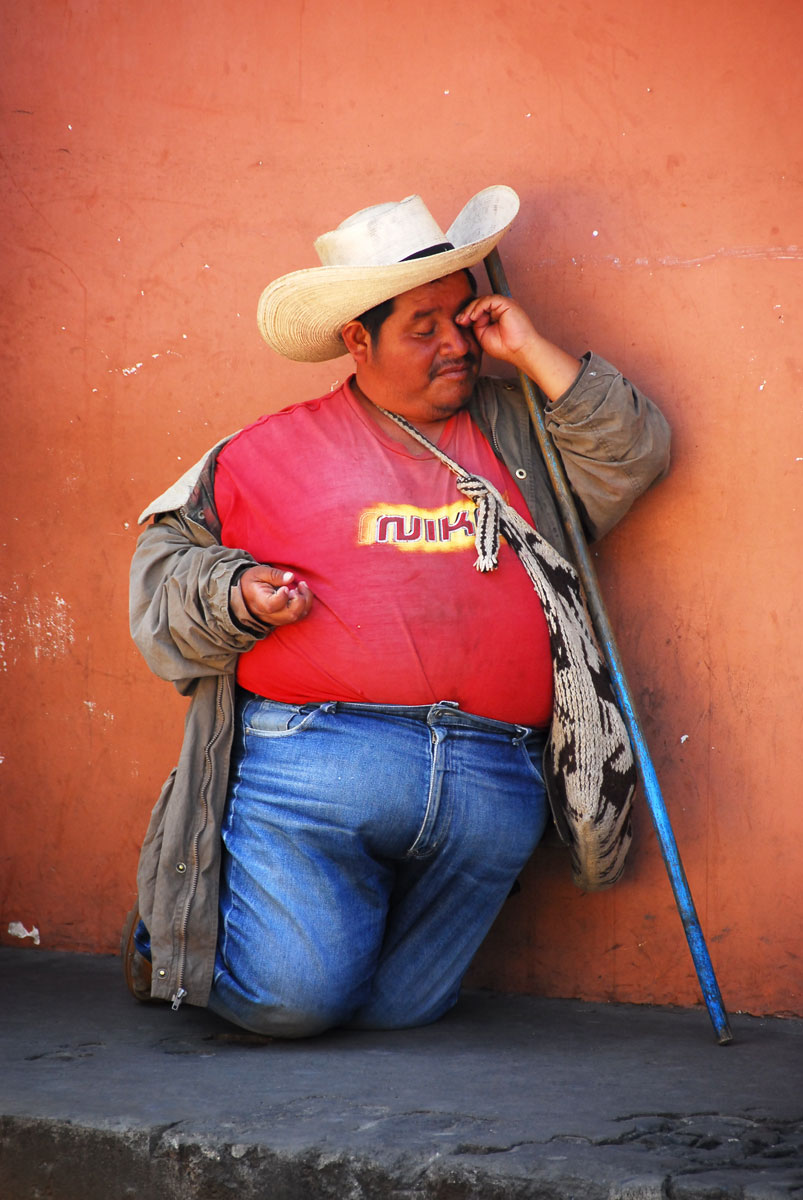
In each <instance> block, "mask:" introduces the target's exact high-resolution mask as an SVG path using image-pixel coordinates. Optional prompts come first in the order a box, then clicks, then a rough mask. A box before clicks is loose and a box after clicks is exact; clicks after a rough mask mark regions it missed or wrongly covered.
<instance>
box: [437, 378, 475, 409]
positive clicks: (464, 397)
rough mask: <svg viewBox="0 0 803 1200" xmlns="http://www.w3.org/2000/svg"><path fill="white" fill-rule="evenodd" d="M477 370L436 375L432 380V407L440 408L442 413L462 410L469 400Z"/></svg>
mask: <svg viewBox="0 0 803 1200" xmlns="http://www.w3.org/2000/svg"><path fill="white" fill-rule="evenodd" d="M477 374H478V372H477V370H476V368H471V369H469V370H466V371H446V372H443V373H442V374H439V375H436V376H435V378H434V379H433V380H432V387H431V396H432V401H433V405H434V406H435V407H438V408H442V409H443V410H444V412H445V413H446V412H457V411H458V410H459V409H461V408H464V407H465V406H466V404H468V402H469V400H470V399H471V393H472V392H473V391H474V385H475V383H476V382H477Z"/></svg>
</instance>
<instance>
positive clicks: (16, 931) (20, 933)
mask: <svg viewBox="0 0 803 1200" xmlns="http://www.w3.org/2000/svg"><path fill="white" fill-rule="evenodd" d="M8 932H9V934H10V935H11V937H15V938H33V944H34V946H38V945H39V941H40V938H39V930H38V929H37V928H36V926H35V925H34V926H32V928H31V929H26V928H25V926H24V925H23V923H22V921H9V923H8Z"/></svg>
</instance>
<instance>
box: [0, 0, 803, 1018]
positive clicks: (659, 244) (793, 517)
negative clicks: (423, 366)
mask: <svg viewBox="0 0 803 1200" xmlns="http://www.w3.org/2000/svg"><path fill="white" fill-rule="evenodd" d="M2 10H3V11H2V25H3V39H2V40H3V46H4V56H3V57H4V69H3V72H2V74H1V75H0V95H2V113H1V114H0V120H2V222H0V239H2V268H1V269H2V274H3V282H4V307H3V322H4V328H3V336H2V343H1V344H0V353H2V359H3V366H2V377H1V378H2V389H3V397H4V405H3V426H4V438H3V446H4V454H3V471H2V477H1V481H0V482H1V486H2V489H3V505H2V511H3V520H2V554H3V562H4V566H3V575H2V583H1V584H0V592H2V597H1V598H0V659H1V661H2V671H1V672H0V678H1V679H2V687H3V712H2V729H1V730H0V756H1V760H0V784H1V785H2V809H0V822H2V877H1V879H0V900H1V902H2V926H1V927H0V929H1V930H2V940H3V941H5V942H7V943H9V944H14V945H19V946H20V947H22V946H26V945H28V946H29V945H30V944H31V938H30V937H28V938H24V937H22V938H20V940H17V938H18V937H19V935H20V934H22V933H23V932H24V931H26V930H27V931H28V932H31V931H33V929H34V927H35V929H36V930H37V931H38V937H39V939H40V944H41V946H43V947H48V948H67V949H76V950H79V949H80V950H91V951H99V952H106V951H110V950H112V949H114V948H115V946H116V942H117V936H118V931H119V927H120V924H121V920H122V917H123V914H124V912H125V910H126V908H127V907H128V905H129V903H130V901H131V899H132V895H133V879H134V871H135V865H136V858H137V852H138V846H139V842H140V840H141V837H142V834H143V831H144V827H145V824H146V820H147V816H148V812H149V810H150V807H151V805H152V803H153V801H154V800H155V797H156V793H157V791H158V788H159V785H160V783H161V780H162V778H163V776H164V775H165V774H166V773H167V771H168V770H169V768H170V767H171V765H172V763H173V761H174V758H175V756H176V752H177V748H178V745H179V741H180V735H181V719H182V712H183V701H181V700H180V699H179V698H178V697H177V696H175V695H174V694H172V692H171V689H170V688H169V687H168V685H166V684H163V683H160V682H159V681H157V680H155V679H153V678H151V677H150V676H149V674H148V672H147V669H146V668H145V666H144V664H143V662H142V661H141V660H140V658H139V656H138V654H137V653H136V651H135V650H134V648H133V646H132V645H131V644H130V642H129V639H128V632H127V615H126V588H127V568H128V562H129V559H130V555H131V551H132V549H133V545H134V540H135V536H136V534H135V522H136V515H137V513H138V512H139V511H140V510H141V509H142V508H143V507H144V505H145V504H146V502H147V501H148V500H149V499H150V498H151V497H152V496H154V495H156V494H157V493H158V492H160V491H161V490H162V489H163V487H164V486H166V484H167V483H168V482H170V481H171V480H172V479H173V478H175V477H176V476H177V475H179V474H180V473H182V471H183V470H184V469H185V468H186V467H187V466H188V465H189V464H190V463H192V462H193V461H194V460H195V459H196V458H197V457H199V456H200V454H201V453H202V451H203V450H204V449H205V448H206V447H207V446H208V445H209V444H211V443H212V442H213V441H214V440H216V439H217V438H218V436H220V435H222V434H224V433H226V432H228V431H230V430H233V429H234V428H236V427H238V426H240V425H241V424H243V423H244V422H247V421H249V420H250V419H252V418H253V417H255V416H257V415H258V414H259V413H260V412H262V411H264V410H265V409H271V408H277V407H280V406H281V405H283V404H285V403H288V402H290V401H293V400H299V399H305V398H308V397H310V396H312V395H315V394H317V393H319V392H321V391H323V390H326V389H327V388H328V387H329V386H330V385H331V384H332V383H334V382H335V380H339V379H342V378H343V376H344V374H345V372H346V371H347V369H348V368H347V364H346V362H345V360H339V361H335V362H333V363H330V364H324V365H322V366H319V367H308V366H302V365H294V364H290V363H287V362H284V361H282V360H280V359H278V358H277V357H276V356H275V355H273V354H272V353H271V352H270V351H269V350H268V349H267V348H266V347H265V346H264V344H262V343H261V340H260V339H259V337H258V334H257V331H256V326H255V320H254V316H255V306H256V300H257V297H258V294H259V292H260V290H261V288H262V287H263V286H264V285H265V283H267V282H268V280H269V279H271V278H273V277H274V276H276V275H278V274H280V273H282V272H284V271H287V270H291V269H294V268H296V267H300V266H304V265H312V264H313V262H314V259H313V254H312V241H313V239H314V237H315V236H316V235H317V234H318V233H320V232H323V230H324V229H328V228H331V227H332V226H333V225H334V224H336V223H337V222H338V221H339V220H340V219H341V218H342V217H343V216H345V215H346V214H348V213H350V212H352V211H354V210H355V209H356V208H358V207H361V206H362V205H364V204H368V203H374V202H377V201H380V200H384V199H394V198H400V197H401V196H403V195H406V194H408V193H409V192H412V191H420V192H422V194H423V195H424V196H425V198H426V199H427V201H428V202H429V203H430V205H431V207H432V208H433V210H434V212H435V214H436V215H437V216H438V217H439V218H440V219H441V220H442V222H443V223H444V224H448V222H449V221H450V220H451V219H452V216H453V215H454V214H455V213H456V211H457V209H458V208H459V207H460V206H461V205H462V203H463V202H464V201H465V200H466V199H467V198H468V196H469V195H471V194H472V193H473V192H474V191H475V190H477V189H478V188H480V187H482V186H484V185H486V184H488V183H495V182H506V183H510V184H511V185H512V186H514V187H515V188H516V189H517V190H518V192H519V193H520V195H521V197H522V202H523V203H522V214H521V217H520V219H519V220H518V222H517V224H516V225H515V227H514V229H513V231H512V232H511V234H510V235H509V236H508V238H507V239H506V241H505V243H504V244H503V251H504V258H505V262H506V266H507V271H508V276H509V278H510V281H511V285H512V286H513V288H514V291H515V292H516V293H517V294H518V295H519V297H520V298H521V299H523V300H524V301H525V302H526V304H527V305H528V307H529V308H530V310H531V312H532V313H533V316H534V318H535V319H536V321H537V322H538V323H539V324H540V326H541V328H542V329H543V330H544V332H545V333H547V334H548V335H550V336H552V337H553V338H555V339H556V340H558V341H560V342H561V343H562V344H563V345H565V346H566V347H567V348H568V349H570V350H572V351H574V352H578V353H581V352H582V351H583V350H585V349H586V348H587V347H588V346H592V347H593V348H594V349H596V350H598V351H599V352H600V353H602V354H603V355H605V356H606V357H608V358H610V359H612V360H613V361H615V362H616V363H617V364H619V365H620V366H621V367H622V369H623V370H624V371H625V372H626V373H627V374H629V375H630V376H631V377H632V378H633V379H635V380H636V381H637V382H638V383H639V384H640V385H641V386H642V387H644V389H645V390H647V391H648V392H649V393H650V394H651V395H653V396H654V397H655V398H656V399H657V400H658V401H659V403H660V404H661V405H662V407H663V409H664V411H665V412H666V414H667V415H668V417H669V419H670V420H671V422H672V425H673V427H674V431H675V457H674V467H673V472H672V475H671V477H670V478H669V479H668V480H667V481H666V482H665V483H663V484H662V485H661V486H660V487H659V488H657V489H656V490H655V491H654V492H652V493H651V494H650V495H649V496H648V497H647V498H646V499H645V501H643V502H642V504H641V506H640V508H639V510H638V511H637V512H635V513H634V514H633V515H632V516H631V517H630V518H628V520H627V521H626V522H625V523H624V524H623V525H622V526H621V527H620V528H619V529H618V530H617V531H615V532H614V533H613V534H611V535H610V536H609V537H608V538H607V539H605V541H604V542H603V543H602V544H601V545H600V546H599V547H598V562H599V568H600V573H601V577H602V579H603V583H604V586H605V590H606V594H607V596H608V598H609V605H610V609H611V612H612V615H613V618H614V621H615V624H616V627H617V629H618V632H619V638H620V641H621V644H622V649H623V654H624V657H625V660H626V664H627V669H628V673H629V676H630V679H631V683H632V686H633V690H634V692H635V694H636V696H637V697H638V698H639V702H640V704H641V712H642V717H643V721H644V724H645V727H646V730H647V733H648V737H649V740H650V743H651V746H652V750H653V754H654V756H655V761H656V765H657V768H658V771H659V776H660V778H661V781H662V786H663V789H664V793H665V796H666V799H667V804H668V806H669V809H670V812H671V815H672V819H673V822H674V826H675V831H676V834H677V837H678V841H679V843H680V847H681V852H682V854H683V859H684V863H685V866H686V869H687V873H688V876H689V881H690V884H691V887H692V891H693V893H694V896H695V900H696V902H697V906H698V909H699V912H700V917H701V920H702V923H703V927H704V930H705V932H706V935H707V938H708V941H709V946H710V949H711V953H712V957H713V960H714V964H715V967H716V969H717V973H718V977H719V982H720V985H721V987H722V991H723V994H724V997H725V1001H726V1004H727V1006H728V1007H729V1008H731V1009H737V1008H738V1009H747V1010H750V1011H753V1012H776V1011H795V1012H798V1013H800V1012H801V1011H803V1003H801V991H802V990H803V989H802V988H801V984H802V983H803V974H802V971H801V958H800V954H801V919H800V899H801V882H800V881H801V859H802V858H803V849H802V847H803V836H802V835H803V830H802V829H801V811H803V805H801V803H800V801H801V790H802V789H801V784H800V780H799V776H800V765H799V760H800V752H801V738H800V732H801V729H800V726H801V709H802V708H803V706H802V705H801V700H800V695H801V692H800V674H801V671H800V661H801V656H800V620H799V617H800V593H801V571H800V544H801V539H800V509H799V498H800V481H801V478H803V433H802V432H801V424H800V401H799V395H800V374H801V364H802V363H803V352H802V351H801V307H802V305H803V287H802V286H801V283H802V279H803V216H802V208H803V205H802V203H801V201H802V200H803V193H802V191H801V140H800V113H801V111H802V110H803V106H802V104H801V100H802V97H801V90H802V89H801V75H800V70H799V63H798V55H799V47H800V44H801V36H802V35H803V16H802V15H801V14H802V13H803V10H801V9H800V7H799V6H798V5H795V4H792V3H789V2H788V0H741V2H737V3H735V4H734V3H733V2H730V3H724V0H721V2H720V0H669V2H668V3H666V4H663V5H645V4H641V3H639V2H638V0H597V2H595V3H593V4H592V3H588V2H587V0H560V2H559V0H545V2H544V3H540V4H532V3H529V2H526V0H501V2H499V3H496V4H487V3H479V2H478V0H459V2H458V0H439V2H438V3H436V4H432V3H430V2H429V0H427V2H424V0H407V3H405V4H404V5H401V6H400V5H398V4H388V3H386V2H385V0H370V2H368V0H353V2H352V3H351V4H349V5H343V6H340V5H333V4H331V3H329V2H328V0H327V2H324V0H285V2H283V3H281V4H279V3H277V2H276V0H267V3H260V4H257V3H253V2H251V0H214V2H211V0H196V2H195V3H193V4H190V3H188V2H186V0H160V2H159V3H157V2H155V0H143V3H140V4H137V5H128V4H103V3H99V2H97V0H95V2H91V0H84V2H80V0H75V2H72V3H71V2H68V0H46V2H45V3H41V4H37V5H27V6H21V5H19V4H12V3H11V2H10V0H7V2H6V3H5V4H4V5H3V6H2ZM636 839H637V840H636V848H635V851H634V853H633V857H632V864H631V867H630V869H629V872H628V875H627V879H626V880H625V881H624V882H623V883H622V884H621V885H620V886H618V887H617V888H616V889H614V890H613V891H612V892H610V893H605V894H601V895H597V896H585V895H582V894H581V893H579V892H577V891H576V890H575V889H574V888H573V886H572V884H571V883H570V882H569V877H568V867H567V864H566V861H565V858H564V856H563V854H562V852H561V851H559V850H557V849H554V848H545V849H543V850H542V851H540V852H539V853H538V855H537V856H536V859H535V860H534V862H533V864H532V865H531V867H530V868H529V869H528V871H527V872H526V874H525V877H524V880H523V883H524V888H523V892H522V894H521V895H519V897H518V898H516V899H513V900H511V901H510V902H509V904H508V905H507V906H506V909H505V910H504V912H503V915H502V917H501V918H500V920H499V922H498V924H497V926H496V928H495V929H494V931H493V933H492V934H491V937H490V939H489V941H488V943H487V944H486V946H485V948H484V949H483V951H482V952H481V954H480V956H479V959H478V961H477V964H476V966H475V968H474V969H473V975H472V978H473V979H474V981H475V982H477V983H480V984H484V985H489V986H494V987H498V988H504V989H513V990H522V991H534V992H541V993H548V994H553V995H578V996H585V997H593V998H606V999H608V998H610V999H619V1000H634V1001H638V1002H671V1003H675V1002H677V1003H693V1002H695V1001H696V1000H697V998H698V990H697V985H696V981H695V979H694V976H693V971H692V967H691V960H690V958H689V955H688V952H687V950H686V945H685V941H684V939H683V935H682V930H681V926H680V922H679V920H678V917H677V914H676V912H675V910H674V905H673V902H672V899H671V895H670V891H669V887H668V884H667V881H666V876H665V873H664V869H663V865H662V862H661V859H660V855H659V853H658V850H657V847H656V843H655V838H654V835H653V833H652V830H651V828H650V823H649V818H648V815H647V813H646V811H645V809H644V807H643V806H640V808H639V810H638V812H637V816H636ZM17 923H18V924H17ZM9 926H11V927H12V929H13V930H15V931H16V932H7V930H8V929H9Z"/></svg>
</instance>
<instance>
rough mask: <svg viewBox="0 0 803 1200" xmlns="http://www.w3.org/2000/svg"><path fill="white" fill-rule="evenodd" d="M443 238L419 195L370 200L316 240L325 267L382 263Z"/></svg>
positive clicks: (380, 265)
mask: <svg viewBox="0 0 803 1200" xmlns="http://www.w3.org/2000/svg"><path fill="white" fill-rule="evenodd" d="M445 241H446V235H445V234H444V232H443V230H442V229H441V227H440V226H439V225H438V223H437V221H436V220H435V219H434V217H433V216H432V214H431V213H430V211H429V209H428V208H427V206H426V205H425V204H424V201H423V200H422V199H421V197H420V196H406V197H405V198H404V200H398V201H391V202H389V203H387V204H373V205H371V207H370V208H363V209H360V211H359V212H356V213H353V214H352V215H351V216H350V217H346V219H345V221H342V222H341V223H340V225H338V227H337V229H333V230H332V231H331V232H330V233H323V234H321V236H320V237H319V238H318V239H317V241H316V242H315V250H316V251H317V254H318V258H319V259H320V260H321V263H322V264H323V265H324V266H325V267H385V266H390V265H391V264H392V263H399V262H402V261H403V260H404V259H407V258H410V257H411V255H414V254H420V253H421V252H422V251H425V250H428V249H429V248H430V247H431V246H438V245H441V244H443V243H444V242H445Z"/></svg>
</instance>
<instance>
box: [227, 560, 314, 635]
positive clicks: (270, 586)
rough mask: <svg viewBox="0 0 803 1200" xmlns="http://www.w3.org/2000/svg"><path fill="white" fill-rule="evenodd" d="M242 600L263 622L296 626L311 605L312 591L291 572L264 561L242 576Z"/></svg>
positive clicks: (240, 580) (250, 611) (244, 572)
mask: <svg viewBox="0 0 803 1200" xmlns="http://www.w3.org/2000/svg"><path fill="white" fill-rule="evenodd" d="M239 586H240V592H241V593H242V597H243V602H244V604H245V606H246V608H247V609H248V611H249V613H250V614H251V616H252V617H254V618H255V619H256V620H257V621H261V622H262V624H263V625H275V626H280V625H293V624H294V623H295V622H296V621H303V619H304V617H306V615H307V613H308V612H309V610H310V608H311V606H312V592H311V591H310V589H309V587H308V585H307V584H306V583H305V582H304V580H303V579H302V580H299V581H298V582H296V577H295V575H294V574H293V572H292V571H285V570H283V569H282V568H281V567H268V566H264V565H262V564H260V565H258V566H256V567H249V568H248V570H247V571H243V573H242V575H241V576H240V579H239Z"/></svg>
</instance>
